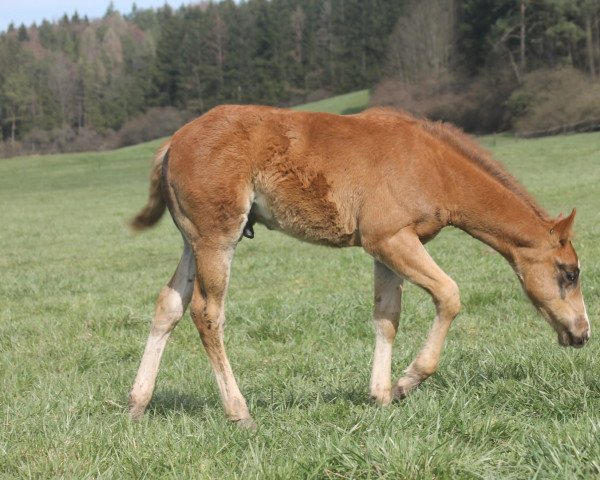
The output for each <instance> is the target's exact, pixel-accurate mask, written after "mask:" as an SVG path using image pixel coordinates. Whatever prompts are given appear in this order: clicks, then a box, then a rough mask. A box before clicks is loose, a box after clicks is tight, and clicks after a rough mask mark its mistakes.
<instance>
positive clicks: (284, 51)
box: [0, 0, 600, 151]
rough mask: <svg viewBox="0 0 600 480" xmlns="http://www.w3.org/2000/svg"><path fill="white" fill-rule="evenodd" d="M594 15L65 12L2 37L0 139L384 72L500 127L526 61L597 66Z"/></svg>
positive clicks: (284, 6) (485, 8)
mask: <svg viewBox="0 0 600 480" xmlns="http://www.w3.org/2000/svg"><path fill="white" fill-rule="evenodd" d="M444 2H445V3H444ZM417 6H418V8H420V9H421V10H420V11H419V13H417V14H416V15H413V17H411V18H412V20H411V22H412V23H411V22H408V23H407V22H406V16H407V14H408V12H410V10H411V9H412V10H413V14H414V10H415V8H417ZM522 6H523V7H525V10H524V12H525V14H524V15H522V13H521V12H522V9H521V7H522ZM440 12H441V14H440ZM448 12H456V14H455V15H453V14H449V13H448ZM436 13H437V15H436ZM430 17H431V18H430ZM451 17H454V18H451ZM434 18H436V19H437V20H433V19H434ZM599 18H600V4H599V2H598V1H597V0H579V1H576V2H575V1H569V0H539V1H537V0H536V1H535V2H532V1H530V0H500V1H490V0H453V1H452V0H431V1H428V2H417V1H415V0H249V1H246V2H235V1H233V0H223V1H220V2H206V3H200V4H193V5H188V6H183V7H180V8H178V9H176V10H175V9H172V8H171V7H169V6H168V5H165V6H164V7H162V8H159V9H157V10H153V9H140V8H137V7H135V5H134V7H133V8H132V11H131V12H130V13H128V14H127V15H125V16H122V15H121V14H120V13H119V12H118V11H116V10H115V9H114V6H113V5H112V4H111V5H109V6H108V9H107V11H106V14H105V15H104V17H103V18H102V19H97V20H93V21H91V22H90V21H89V20H88V19H87V17H83V18H80V17H79V15H78V14H74V15H73V16H72V17H70V18H69V17H68V16H67V15H63V17H62V18H61V19H60V20H59V21H57V22H53V23H51V22H48V21H46V20H44V21H43V22H42V23H41V24H40V25H39V26H36V25H32V26H30V27H26V26H25V25H21V26H20V27H18V28H17V27H16V26H14V25H11V26H10V27H9V28H8V30H7V31H6V32H4V33H0V127H1V128H0V142H1V141H8V142H9V143H10V144H11V145H12V146H13V147H14V146H15V145H19V141H21V142H22V141H24V140H26V139H27V138H28V137H29V134H30V133H31V132H32V131H34V135H33V137H35V138H39V135H38V133H39V130H42V131H46V132H47V134H48V135H50V136H52V133H51V131H52V130H57V131H58V130H60V131H67V130H70V131H73V132H74V135H75V136H77V135H78V134H79V132H82V131H84V130H85V131H86V132H89V131H94V132H97V133H99V134H101V135H102V136H104V137H107V136H110V135H114V132H115V131H118V130H119V129H120V128H122V126H123V124H124V123H125V122H126V121H128V120H132V119H135V118H137V117H140V116H142V115H143V114H144V113H145V111H146V110H147V109H148V108H152V107H162V108H164V107H175V108H178V109H180V110H183V111H186V112H192V113H194V114H201V113H203V112H205V111H207V110H208V109H210V108H211V107H213V106H215V105H218V104H221V103H226V102H229V103H261V104H271V105H283V106H286V105H295V104H299V103H305V102H310V101H313V100H316V99H320V98H324V97H327V96H330V95H332V94H335V93H346V92H350V91H356V90H362V89H365V88H371V87H373V86H375V85H377V84H379V83H380V82H381V81H382V80H385V79H386V78H387V77H394V78H395V77H399V78H401V79H402V81H405V80H406V79H410V82H412V83H414V84H417V85H421V84H425V83H427V84H430V85H431V88H433V89H434V90H436V91H439V92H442V93H443V94H444V95H445V94H447V93H448V92H451V93H452V95H454V96H455V98H457V99H459V102H458V103H460V104H461V105H459V107H457V106H455V105H453V104H452V103H449V102H448V101H447V98H442V100H441V103H443V105H442V106H441V107H440V109H441V110H444V111H450V112H458V114H455V115H454V116H453V118H452V119H453V120H455V121H458V123H460V124H461V125H462V126H464V127H466V128H473V126H474V125H475V126H477V130H479V131H490V130H497V129H502V128H507V127H510V126H511V122H510V121H508V120H507V116H509V115H510V113H511V112H510V111H509V110H508V109H507V108H505V107H503V105H505V104H506V103H507V98H508V97H509V96H510V93H511V92H512V90H514V89H515V88H517V87H518V86H519V85H520V84H521V83H522V82H523V81H524V78H525V77H526V76H527V75H528V74H529V73H530V72H531V71H533V70H536V69H539V68H542V67H543V68H558V67H564V66H565V65H566V66H569V67H571V68H574V69H578V70H581V71H584V72H586V73H587V74H588V75H589V76H590V77H591V78H592V79H593V80H595V79H597V78H598V77H599V76H600V74H599V69H600V43H599V42H598V38H600V31H599V28H600V26H599V25H600V22H599ZM402 19H404V23H402V21H401V20H402ZM428 19H429V21H430V23H431V24H430V25H429V24H427V21H428ZM416 22H418V23H419V25H415V23H416ZM421 22H423V24H422V25H421ZM436 22H437V23H436ZM448 25H452V27H448ZM408 30H410V32H409V33H407V32H408ZM445 36H447V40H446V39H445V40H443V41H442V42H441V43H440V38H442V37H444V38H446V37H445ZM436 37H437V39H436ZM411 42H412V43H411ZM436 42H437V43H436ZM409 43H411V45H409ZM428 45H429V46H428ZM431 45H434V46H433V47H431ZM428 48H429V51H427V49H428ZM423 49H424V50H423ZM407 59H408V60H407ZM398 70H401V71H398ZM432 72H433V73H434V74H433V75H432V74H431V73H432ZM494 78H498V79H500V80H498V81H499V82H500V83H501V84H502V85H501V87H500V88H495V89H494V91H496V92H499V94H498V95H496V96H493V98H491V97H490V95H487V93H486V90H487V88H488V85H490V86H492V88H493V85H494V82H495V80H494ZM440 82H441V83H440ZM511 82H512V83H511ZM496 83H497V81H496ZM392 90H396V91H398V92H401V91H405V90H406V85H401V86H400V87H393V88H392ZM469 90H476V92H475V93H474V94H472V93H470V92H469ZM507 90H508V95H506V94H505V92H506V91H507ZM479 92H481V93H479ZM421 93H422V96H423V97H424V98H432V97H433V95H432V93H434V92H432V91H430V89H429V87H427V88H425V89H424V90H423V92H421ZM465 96H466V97H468V98H466V101H463V97H465ZM413 97H414V96H413ZM415 98H416V97H415ZM413 100H414V98H413ZM391 103H393V102H391ZM425 103H426V102H425ZM437 103H440V102H437ZM490 105H493V111H492V113H491V114H486V118H483V117H482V116H481V115H479V114H478V113H477V112H482V111H484V108H482V106H484V107H485V109H488V110H489V108H490V107H489V106H490ZM436 108H437V107H436ZM440 109H438V110H440ZM424 110H427V108H425V109H424ZM463 112H467V113H463ZM472 112H474V113H473V114H472ZM434 114H435V112H434ZM455 117H456V118H455ZM461 119H464V120H461ZM34 143H35V142H34ZM32 145H33V143H32ZM4 150H5V149H4ZM12 150H13V151H14V150H15V148H13V149H12Z"/></svg>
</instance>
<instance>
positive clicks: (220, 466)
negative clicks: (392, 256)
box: [0, 134, 600, 479]
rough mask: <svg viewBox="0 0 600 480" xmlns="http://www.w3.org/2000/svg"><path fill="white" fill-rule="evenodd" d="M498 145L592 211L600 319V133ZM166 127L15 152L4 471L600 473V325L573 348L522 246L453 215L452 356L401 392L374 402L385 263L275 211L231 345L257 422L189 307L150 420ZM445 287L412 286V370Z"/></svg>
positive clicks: (592, 268) (5, 239)
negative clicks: (498, 247) (223, 397)
mask: <svg viewBox="0 0 600 480" xmlns="http://www.w3.org/2000/svg"><path fill="white" fill-rule="evenodd" d="M483 141H484V143H485V144H486V145H487V146H488V147H489V148H491V149H492V151H493V152H494V153H495V154H496V156H497V157H498V158H499V159H502V160H503V161H505V163H506V164H508V166H509V167H510V169H511V170H512V171H513V172H514V173H515V174H516V176H517V177H519V178H520V179H521V180H522V181H523V182H524V184H525V185H526V186H527V187H528V188H529V189H530V190H531V191H532V192H533V193H534V194H535V195H536V196H537V197H538V199H539V200H540V201H541V203H542V204H543V205H545V206H546V207H547V208H548V210H549V211H550V212H552V213H554V214H557V213H559V212H561V211H563V212H568V211H570V209H571V208H572V207H573V206H576V207H577V209H578V216H577V221H576V230H577V238H576V247H577V249H578V252H579V255H580V259H581V265H582V270H583V273H582V276H583V282H584V291H585V295H586V298H587V303H588V311H589V315H590V318H591V320H592V324H593V326H592V328H594V326H595V327H596V328H597V327H598V323H597V318H598V314H599V313H600V304H599V302H598V298H600V295H599V294H600V244H599V242H598V238H600V197H599V196H598V185H599V184H600V168H598V167H599V165H600V153H599V151H598V145H600V134H585V135H577V136H569V137H555V138H547V139H540V140H515V139H512V138H506V137H498V138H485V139H484V140H483ZM157 145H158V142H153V143H150V144H144V145H140V146H137V147H131V148H126V149H122V150H118V151H115V152H105V153H94V154H73V155H56V156H49V157H30V158H17V159H12V160H5V161H2V162H0V205H2V214H1V218H2V228H1V229H0V272H1V274H0V418H1V419H2V420H1V421H2V425H1V426H0V477H3V478H15V477H36V478H54V477H64V478H90V477H95V478H132V477H135V478H142V477H147V478H163V477H176V478H219V479H220V478H240V479H242V478H243V479H245V478H379V477H382V478H390V479H397V478H417V477H420V478H432V477H436V478H482V477H485V478H532V477H538V478H561V479H565V478H592V477H595V476H598V475H600V442H598V435H599V432H600V380H599V378H600V375H599V372H600V343H599V342H598V340H597V338H594V336H593V338H592V341H591V342H590V344H589V345H588V346H586V347H585V348H583V349H581V350H572V349H568V350H567V349H563V348H560V347H559V346H558V345H557V344H556V338H555V335H554V334H553V333H552V332H551V330H550V328H549V327H548V326H547V325H546V324H545V323H544V321H543V320H542V319H541V318H539V317H538V316H537V315H536V314H535V312H534V311H533V309H532V308H531V307H530V305H529V304H528V302H527V301H526V299H525V298H524V295H523V294H522V293H521V291H520V289H519V286H518V282H517V280H516V278H515V277H514V274H513V273H512V271H511V269H510V268H509V266H508V265H507V264H506V262H505V261H504V260H503V259H502V258H500V256H499V255H497V254H495V253H493V252H492V251H490V249H488V248H487V247H485V246H484V245H482V244H480V243H478V242H476V241H475V240H472V239H471V238H469V237H468V236H466V235H465V234H463V233H462V232H460V231H457V230H452V229H447V231H444V232H442V234H441V235H440V236H439V237H438V238H437V239H436V240H435V241H433V242H432V243H431V245H430V246H429V247H428V248H429V250H430V252H431V254H432V255H433V257H434V258H435V259H436V260H437V261H438V262H439V263H440V265H441V266H442V267H443V268H444V269H445V270H446V271H447V272H448V273H449V274H450V275H452V276H453V278H454V279H455V280H456V281H457V283H458V284H459V286H460V287H461V291H462V300H463V310H462V312H461V314H460V316H459V317H458V319H457V320H456V321H455V323H454V325H453V327H452V329H451V331H450V335H449V338H448V341H447V344H446V349H445V352H444V355H443V357H442V363H441V366H440V369H439V372H438V373H437V374H436V375H434V376H433V377H432V378H431V379H429V380H428V381H427V382H426V383H424V384H423V386H422V388H420V389H419V390H418V391H417V392H416V393H415V394H414V395H412V396H411V397H409V398H408V399H406V400H405V401H402V402H399V403H396V404H394V405H393V406H391V407H388V408H378V407H375V406H373V405H372V404H371V403H370V402H369V400H368V381H369V374H370V362H371V357H372V348H373V343H374V342H373V333H372V327H371V323H370V315H371V314H370V311H371V308H372V289H371V282H372V279H371V271H372V261H371V259H370V258H369V257H368V256H367V255H366V254H364V253H363V252H362V251H361V250H359V249H345V250H332V249H327V248H321V247H315V246H312V245H307V244H302V243H299V242H298V241H295V240H292V239H290V238H287V237H285V236H283V235H281V234H278V233H275V232H269V231H266V230H265V229H263V228H261V227H257V228H256V238H255V239H254V240H247V239H244V240H243V241H242V242H241V244H240V245H239V248H238V251H237V254H236V258H235V261H234V266H233V273H232V282H231V286H230V295H229V297H228V301H227V328H226V344H227V348H228V350H229V354H230V359H231V362H232V364H233V368H234V371H235V373H236V375H237V378H238V381H239V384H240V387H241V389H242V391H243V392H244V393H245V395H246V397H247V399H248V401H249V406H250V409H251V411H252V414H253V415H254V418H255V419H256V421H257V423H258V424H259V429H258V431H257V432H255V433H252V432H247V431H240V430H238V429H237V428H236V427H234V426H232V425H230V424H228V423H227V421H226V420H225V418H224V415H223V412H222V408H221V404H220V401H219V398H218V393H217V387H216V385H215V381H214V379H213V377H212V373H211V371H210V368H209V365H208V362H207V360H206V356H205V354H204V352H203V350H202V347H201V344H200V341H199V338H198V334H197V332H196V330H195V328H194V327H193V325H192V322H190V321H189V316H187V315H186V318H184V320H183V321H182V322H181V324H180V326H179V327H178V329H177V330H176V331H175V332H174V334H173V336H172V339H171V342H170V343H169V345H168V346H167V350H166V353H165V357H164V360H163V364H162V369H161V372H160V374H159V380H158V385H157V389H156V393H155V396H154V399H153V401H152V403H151V404H150V408H149V411H148V413H147V415H146V416H145V418H144V419H143V421H142V422H141V423H139V424H133V423H131V422H130V421H129V419H128V417H127V414H126V402H127V393H128V391H129V389H130V386H131V383H132V381H133V378H134V376H135V372H136V369H137V367H138V362H139V360H140V357H141V354H142V351H143V347H144V343H145V341H146V337H147V334H148V330H149V324H150V320H151V317H152V313H153V308H154V301H155V298H156V295H157V293H158V291H159V289H160V288H161V286H162V285H163V284H164V283H165V282H166V281H167V280H168V278H169V277H170V275H171V274H172V272H173V270H174V268H175V266H176V263H177V261H178V258H179V255H180V251H181V240H180V238H179V235H178V233H177V231H176V229H175V227H174V226H173V225H172V223H171V221H170V220H169V219H168V218H165V219H164V220H163V221H162V223H161V224H160V225H159V226H158V227H157V228H156V229H154V230H152V231H150V232H148V233H146V234H143V235H139V236H133V235H131V234H130V233H128V231H127V230H126V228H125V226H124V223H125V221H126V219H128V218H129V217H130V216H131V215H132V214H134V213H135V212H136V211H137V210H138V208H139V207H141V206H142V204H143V203H144V201H145V199H146V191H147V177H148V167H149V162H150V158H151V155H152V153H153V151H154V149H155V148H156V146H157ZM432 316H433V307H432V304H431V302H430V300H429V298H428V297H427V296H426V295H425V294H424V293H423V292H421V291H420V290H418V289H417V288H414V287H412V286H408V287H407V288H406V290H405V296H404V308H403V314H402V319H401V327H400V332H399V335H398V338H397V340H396V348H395V355H394V362H393V371H394V377H395V378H397V377H398V376H399V375H400V374H401V372H402V370H403V369H404V368H405V367H406V366H407V365H408V363H409V362H410V360H411V359H412V357H413V356H414V354H415V352H416V351H417V349H418V348H419V346H420V344H421V342H422V341H423V339H424V336H425V333H426V332H427V330H428V328H429V326H430V324H431V320H432Z"/></svg>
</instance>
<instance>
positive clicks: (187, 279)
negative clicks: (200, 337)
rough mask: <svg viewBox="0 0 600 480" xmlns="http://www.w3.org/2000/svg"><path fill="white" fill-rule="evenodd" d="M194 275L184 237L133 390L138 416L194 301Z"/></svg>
mask: <svg viewBox="0 0 600 480" xmlns="http://www.w3.org/2000/svg"><path fill="white" fill-rule="evenodd" d="M194 276H195V265H194V256H193V253H192V249H191V247H190V245H189V243H188V242H187V241H186V240H185V239H184V247H183V254H182V255H181V260H180V261H179V265H177V269H176V270H175V273H174V274H173V277H172V278H171V280H170V281H169V283H168V284H167V285H166V286H165V287H164V288H163V289H162V290H161V292H160V294H159V295H158V300H157V301H156V309H155V313H154V318H153V320H152V327H151V330H150V335H149V336H148V341H147V343H146V349H145V350H144V354H143V356H142V361H141V363H140V367H139V369H138V372H137V376H136V377H135V381H134V383H133V387H132V389H131V393H130V394H129V414H130V415H131V418H133V419H134V420H138V419H140V418H141V417H142V415H143V414H144V411H145V410H146V407H147V405H148V403H149V402H150V399H151V398H152V393H153V391H154V385H155V384H156V376H157V374H158V368H159V366H160V359H161V357H162V354H163V351H164V349H165V346H166V344H167V341H168V339H169V336H170V335H171V332H172V331H173V329H174V328H175V327H176V326H177V324H178V323H179V320H181V317H183V314H184V313H185V310H186V309H187V307H188V304H189V303H190V299H191V297H192V292H193V284H194Z"/></svg>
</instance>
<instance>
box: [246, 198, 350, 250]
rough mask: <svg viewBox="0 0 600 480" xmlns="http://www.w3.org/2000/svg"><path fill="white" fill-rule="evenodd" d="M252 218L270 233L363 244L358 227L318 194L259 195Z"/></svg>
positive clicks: (313, 240) (340, 244)
mask: <svg viewBox="0 0 600 480" xmlns="http://www.w3.org/2000/svg"><path fill="white" fill-rule="evenodd" d="M250 215H251V217H253V219H254V220H255V221H257V222H258V223H261V224H263V225H265V226H266V227H267V228H269V229H273V230H279V231H281V232H284V233H286V234H288V235H291V236H293V237H296V238H298V239H300V240H304V241H308V242H311V243H317V244H321V245H329V246H333V247H345V246H351V245H357V244H359V240H358V235H357V232H356V223H355V222H352V221H351V220H349V219H348V217H349V215H348V214H347V212H345V211H344V209H343V208H341V206H340V205H339V204H337V202H335V201H334V200H333V199H331V198H327V197H324V196H318V195H315V192H314V191H312V192H311V191H294V192H290V191H271V192H261V191H257V192H256V193H255V197H254V202H253V204H252V209H251V211H250Z"/></svg>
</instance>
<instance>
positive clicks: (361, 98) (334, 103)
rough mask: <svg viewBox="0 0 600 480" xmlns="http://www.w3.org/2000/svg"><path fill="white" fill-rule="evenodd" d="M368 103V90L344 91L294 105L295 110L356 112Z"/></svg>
mask: <svg viewBox="0 0 600 480" xmlns="http://www.w3.org/2000/svg"><path fill="white" fill-rule="evenodd" d="M368 105H369V90H359V91H358V92H352V93H346V94H344V95H337V96H335V97H331V98H326V99H325V100H320V101H318V102H311V103H305V104H304V105H298V106H297V107H294V109H295V110H306V111H310V112H326V113H340V114H349V113H358V112H360V111H362V110H364V109H365V108H367V106H368Z"/></svg>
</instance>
